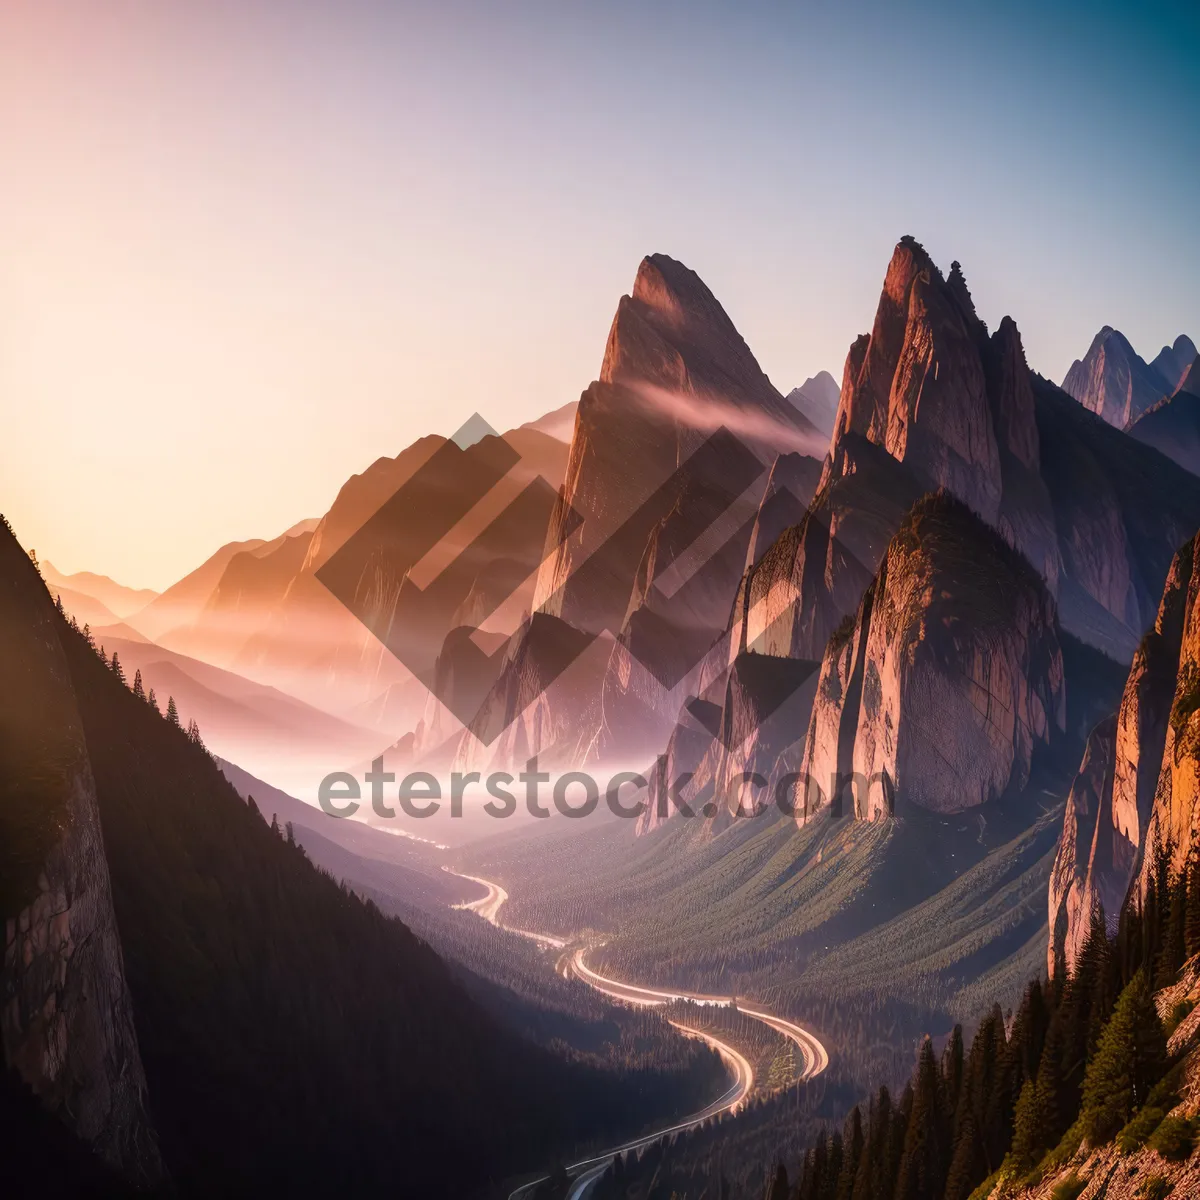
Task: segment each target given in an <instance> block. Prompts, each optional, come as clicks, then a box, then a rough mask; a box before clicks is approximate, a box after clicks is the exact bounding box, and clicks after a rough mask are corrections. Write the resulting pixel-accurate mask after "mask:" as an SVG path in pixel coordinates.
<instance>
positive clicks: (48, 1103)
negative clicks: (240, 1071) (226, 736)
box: [0, 522, 162, 1185]
mask: <svg viewBox="0 0 1200 1200" xmlns="http://www.w3.org/2000/svg"><path fill="white" fill-rule="evenodd" d="M64 633H65V634H67V638H68V640H70V639H71V638H73V637H74V636H75V635H73V634H71V633H70V631H69V630H67V629H66V626H65V623H64V622H63V620H62V618H61V617H59V615H58V614H57V613H56V612H55V611H54V607H53V605H52V603H51V600H50V596H49V595H48V593H47V591H46V588H45V586H44V584H43V582H42V580H41V579H40V578H39V576H38V574H37V572H36V571H35V569H34V567H33V565H32V564H31V562H30V561H29V559H28V557H27V556H26V555H25V554H24V553H23V552H22V550H21V548H20V546H18V545H17V542H16V540H15V539H14V538H13V536H12V534H11V532H10V531H9V529H8V525H7V522H4V524H3V528H0V664H3V674H4V680H5V686H4V689H3V691H2V693H0V915H2V916H3V917H4V919H5V920H4V925H5V930H6V933H5V952H4V958H3V964H2V966H0V1013H2V1014H3V1015H2V1017H0V1043H2V1048H3V1067H4V1069H5V1072H6V1074H7V1072H9V1071H10V1070H11V1071H13V1072H15V1075H16V1076H17V1077H18V1078H19V1080H20V1081H21V1082H22V1083H23V1084H24V1085H26V1086H27V1087H28V1088H29V1089H31V1091H32V1093H33V1095H35V1096H36V1097H37V1098H38V1100H39V1101H40V1103H41V1105H42V1106H44V1108H45V1109H47V1110H49V1111H50V1112H51V1113H53V1114H55V1115H56V1116H58V1117H59V1118H60V1119H61V1120H62V1121H63V1122H64V1124H65V1125H66V1126H67V1128H68V1129H70V1130H71V1131H72V1132H74V1133H75V1134H76V1135H77V1136H78V1137H79V1138H80V1139H81V1140H82V1141H83V1142H85V1143H87V1144H88V1145H90V1146H92V1147H93V1148H94V1149H95V1150H96V1152H97V1154H98V1155H99V1156H100V1157H101V1158H103V1159H104V1160H105V1161H106V1162H107V1163H109V1164H110V1165H111V1166H113V1167H114V1168H117V1169H118V1170H119V1171H120V1172H121V1174H122V1175H123V1176H124V1177H125V1178H127V1179H128V1180H130V1181H132V1182H134V1183H138V1184H141V1185H146V1184H149V1183H153V1182H155V1181H157V1180H158V1179H160V1178H161V1174H162V1163H161V1160H160V1159H159V1154H158V1148H157V1146H156V1144H155V1138H154V1132H153V1129H152V1126H151V1123H150V1120H149V1118H148V1115H147V1111H146V1077H145V1073H144V1071H143V1065H142V1058H141V1055H140V1053H139V1048H138V1042H137V1038H136V1035H135V1033H134V1014H133V1009H132V1005H131V1002H130V994H129V988H128V986H127V984H126V976H125V967H124V963H123V955H122V948H121V941H120V938H119V935H118V929H117V922H116V917H115V915H114V904H113V888H112V886H111V882H110V875H109V869H108V865H107V863H106V862H105V858H104V843H103V841H102V836H101V828H100V825H101V821H100V815H99V812H98V805H97V785H96V783H95V779H94V774H93V769H92V763H91V762H90V760H89V753H88V747H87V745H86V742H85V737H84V728H83V724H82V721H81V716H80V712H79V709H78V707H77V706H76V703H75V696H74V694H73V688H72V681H71V676H70V673H69V665H68V656H67V655H65V654H64V652H63V646H62V645H61V644H60V636H61V635H62V634H64ZM10 1086H13V1085H12V1084H10V1081H9V1080H8V1079H7V1078H6V1081H5V1087H6V1090H7V1089H8V1088H9V1087H10ZM7 1132H9V1131H8V1130H6V1133H7ZM26 1149H27V1148H26V1147H22V1146H20V1145H19V1144H13V1145H12V1147H11V1150H10V1151H9V1152H6V1155H5V1158H6V1163H5V1170H6V1171H9V1170H12V1171H13V1172H14V1175H15V1176H17V1177H19V1175H20V1171H21V1168H20V1165H19V1164H20V1162H21V1160H20V1158H19V1157H17V1156H18V1154H19V1153H20V1152H21V1151H23V1150H26ZM10 1157H11V1158H12V1159H14V1160H15V1161H13V1162H12V1163H11V1165H10V1162H9V1159H10Z"/></svg>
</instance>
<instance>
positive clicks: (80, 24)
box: [0, 0, 1200, 586]
mask: <svg viewBox="0 0 1200 1200" xmlns="http://www.w3.org/2000/svg"><path fill="white" fill-rule="evenodd" d="M1198 13H1200V6H1197V5H1195V4H1194V3H1193V4H1192V5H1189V6H1186V7H1185V6H1182V5H1180V6H1177V7H1175V8H1168V7H1165V6H1138V7H1137V8H1136V9H1134V8H1133V6H1129V7H1128V8H1127V9H1125V10H1121V9H1118V8H1117V7H1115V6H1106V5H1100V6H1096V5H1083V4H1078V5H1050V6H1045V5H1032V4H1029V5H1025V4H1019V5H1017V4H1013V5H1003V4H977V3H959V4H926V5H882V4H881V5H866V4H839V5H834V4H820V5H814V4H783V3H749V4H745V3H743V4H738V5H733V4H706V3H688V4H682V3H681V4H656V3H653V2H650V3H636V4H635V3H630V4H625V3H608V4H589V5H583V4H574V3H567V2H564V0H558V2H557V3H552V2H547V3H521V2H520V0H516V2H513V3H483V2H477V3H455V2H453V0H451V2H443V3H438V4H429V5H424V4H422V5H414V4H405V3H400V2H392V3H383V2H376V3H365V2H356V0H340V2H337V3H334V2H333V0H328V2H326V3H313V2H303V0H293V2H289V3H283V2H281V0H204V2H203V3H202V2H200V0H193V2H191V3H179V2H174V3H173V2H171V0H153V2H152V0H142V2H139V3H128V2H121V0H113V2H111V3H106V4H104V5H99V4H95V3H90V2H89V3H85V2H84V0H75V2H63V3H58V4H54V5H46V4H38V3H27V2H26V0H10V2H9V3H6V4H5V5H4V6H3V11H2V12H0V148H2V149H3V153H4V162H5V167H6V171H5V186H4V188H3V190H2V192H0V254H2V255H3V263H4V268H3V270H2V271H0V395H2V396H3V398H4V406H5V412H6V414H7V419H6V422H5V425H6V429H5V435H4V437H3V438H2V439H0V477H2V478H3V480H4V489H3V494H2V495H0V509H3V511H5V512H7V514H8V515H9V516H10V518H11V519H12V520H13V521H14V524H15V525H16V527H17V530H18V533H19V534H20V535H21V536H22V538H23V540H25V541H26V542H27V543H30V544H33V545H35V546H36V547H37V548H38V550H39V552H40V553H41V554H42V555H43V557H49V558H51V559H53V560H54V561H55V563H56V565H57V566H59V567H60V568H62V569H66V570H75V569H93V570H100V571H107V572H109V573H111V574H113V575H115V576H117V577H118V578H121V579H123V580H125V581H127V582H129V583H131V584H148V585H151V586H163V585H165V584H167V583H169V582H170V581H171V580H172V579H173V578H175V577H177V576H178V575H179V574H181V573H183V572H184V571H186V570H187V569H189V568H190V567H191V566H193V565H195V563H196V562H198V561H199V560H200V559H201V558H202V557H204V556H205V554H207V553H208V552H209V551H210V550H212V549H214V548H215V547H216V546H217V545H218V544H219V543H220V542H222V541H225V540H228V539H230V538H233V537H247V536H255V535H258V536H271V535H272V534H274V533H276V532H278V531H279V530H280V529H282V528H284V527H285V526H287V525H290V524H291V523H292V522H293V521H295V520H297V519H299V518H302V517H305V516H310V515H316V514H319V513H320V512H322V511H323V510H324V509H325V508H326V507H327V505H328V503H329V501H330V499H331V498H332V495H333V494H334V492H335V491H336V488H337V486H338V485H339V484H340V483H341V482H342V481H343V480H344V479H345V478H346V476H347V475H349V474H350V473H351V472H353V471H356V470H361V469H362V468H363V467H364V466H365V465H366V464H367V463H369V462H370V461H371V460H372V459H374V458H375V457H378V456H379V455H381V454H395V453H396V452H398V451H399V450H400V449H401V448H402V447H403V446H404V445H406V444H407V443H408V442H410V441H411V440H412V439H413V438H415V437H417V436H419V435H420V434H422V433H424V432H428V431H430V430H434V431H439V432H443V433H449V432H452V431H453V429H454V428H456V427H457V425H458V424H460V423H461V421H462V420H464V419H465V418H466V417H467V416H468V415H469V414H470V413H471V412H472V411H473V410H476V409H478V410H479V411H480V412H482V413H483V414H484V416H485V417H487V419H488V420H489V422H490V423H491V424H492V425H494V426H496V427H501V428H502V427H505V426H507V425H511V424H515V423H518V422H520V421H523V420H526V419H528V418H530V417H532V416H534V415H536V414H537V413H539V412H541V411H544V410H546V409H549V408H552V407H556V406H558V405H560V404H562V403H563V402H565V401H567V400H570V399H574V398H575V397H576V396H577V395H578V394H579V392H580V391H581V390H582V389H583V388H584V387H585V386H586V385H587V383H588V382H589V381H590V380H591V379H592V378H594V376H595V375H596V372H597V370H598V367H599V363H600V358H601V354H602V351H603V346H604V339H605V335H606V333H607V329H608V324H609V322H610V320H611V317H612V313H613V311H614V308H615V304H616V301H617V298H618V296H619V295H620V294H621V293H622V292H624V291H627V290H628V288H629V286H630V283H631V281H632V278H633V274H634V271H635V269H636V267H637V263H638V261H639V259H640V258H641V257H642V255H643V254H646V253H648V252H651V251H663V252H666V253H669V254H671V255H674V256H675V257H677V258H680V259H682V260H683V261H684V262H686V263H688V265H690V266H692V267H693V268H695V269H696V270H697V271H698V272H699V273H700V274H701V275H702V276H703V278H704V279H705V280H706V281H707V282H708V284H709V285H710V287H712V289H713V291H714V292H715V293H716V295H717V297H718V298H719V299H720V300H721V301H722V302H723V303H724V304H725V306H726V308H727V309H728V311H729V312H730V314H731V316H732V317H733V319H734V320H735V322H736V323H737V325H738V327H739V328H740V329H741V331H742V333H743V334H744V335H745V337H746V338H747V340H748V341H749V343H750V345H751V347H752V348H753V349H754V351H755V353H756V354H757V355H758V357H759V360H760V362H761V363H762V365H763V367H764V368H765V369H766V371H767V372H768V374H769V375H770V376H771V378H772V379H773V380H774V382H775V383H776V384H777V385H778V386H779V387H780V388H782V389H784V390H787V389H788V388H790V387H792V386H794V385H795V384H796V383H798V382H800V381H801V380H802V379H803V378H804V377H805V376H807V375H809V374H812V373H814V372H815V371H817V370H819V369H821V368H826V369H828V370H830V371H832V372H833V374H834V375H835V376H836V377H838V378H839V381H840V376H841V368H842V364H843V361H844V358H845V354H846V350H847V348H848V346H849V343H850V341H851V340H852V338H853V337H854V336H855V335H856V334H858V333H860V332H862V331H863V330H865V329H867V328H869V326H870V321H871V317H872V314H873V311H874V306H875V302H876V299H877V296H878V291H879V285H880V282H881V280H882V274H883V270H884V267H885V265H886V262H887V258H888V255H889V253H890V251H891V248H892V246H893V244H894V243H895V241H896V240H897V239H898V238H899V237H900V235H901V234H904V233H912V234H914V235H915V236H916V237H918V238H919V239H920V240H921V241H923V242H924V243H925V245H926V246H927V247H928V248H929V249H930V251H931V252H932V253H933V255H934V257H935V258H936V259H937V260H938V261H939V262H940V263H941V264H942V265H943V266H947V265H948V264H949V262H950V260H951V259H952V258H958V259H960V260H961V261H962V263H963V266H964V269H965V272H966V275H967V280H968V283H969V284H970V286H971V289H972V291H973V293H974V295H975V299H976V302H977V304H978V306H979V308H980V311H981V313H982V315H983V316H984V317H985V319H987V320H988V321H989V323H992V324H994V323H996V322H997V321H998V320H999V318H1000V317H1001V316H1003V315H1004V314H1005V313H1011V314H1012V315H1013V316H1014V317H1015V318H1016V320H1017V323H1018V324H1019V326H1020V328H1021V330H1022V333H1023V335H1024V338H1025V344H1026V348H1027V351H1028V353H1029V357H1030V360H1031V362H1032V364H1033V365H1034V366H1035V367H1036V368H1037V369H1039V370H1041V371H1042V372H1043V373H1045V374H1048V375H1050V376H1052V377H1054V378H1056V379H1061V377H1062V375H1063V373H1064V372H1065V370H1066V368H1067V366H1068V365H1069V364H1070V361H1071V360H1072V358H1074V357H1077V356H1078V355H1080V354H1081V353H1082V352H1083V351H1084V350H1085V349H1086V347H1087V345H1088V343H1089V341H1090V340H1091V338H1092V336H1093V334H1094V333H1095V331H1096V330H1097V329H1098V328H1099V327H1100V326H1101V325H1102V324H1105V323H1108V324H1112V325H1116V326H1118V327H1119V328H1121V329H1122V330H1124V331H1125V332H1126V333H1127V334H1128V335H1129V337H1130V338H1131V340H1132V341H1133V343H1134V345H1135V346H1136V347H1137V348H1138V349H1139V350H1140V351H1141V352H1142V353H1143V355H1145V356H1147V357H1150V356H1152V355H1153V354H1155V353H1156V352H1157V351H1158V349H1159V347H1160V345H1161V344H1162V343H1163V341H1165V340H1169V339H1172V338H1174V336H1175V335H1176V334H1178V333H1180V332H1188V333H1190V334H1191V335H1192V336H1193V337H1196V338H1200V286H1198V285H1200V222H1198V221H1197V219H1196V212H1197V197H1198V195H1200V188H1198V184H1200V165H1198V164H1200V70H1198V69H1197V65H1198V64H1200V16H1198Z"/></svg>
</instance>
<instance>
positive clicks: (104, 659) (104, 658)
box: [100, 646, 108, 667]
mask: <svg viewBox="0 0 1200 1200" xmlns="http://www.w3.org/2000/svg"><path fill="white" fill-rule="evenodd" d="M100 661H101V662H102V663H103V664H104V665H105V666H106V667H107V666H108V655H107V654H106V653H105V652H104V647H103V646H101V647H100Z"/></svg>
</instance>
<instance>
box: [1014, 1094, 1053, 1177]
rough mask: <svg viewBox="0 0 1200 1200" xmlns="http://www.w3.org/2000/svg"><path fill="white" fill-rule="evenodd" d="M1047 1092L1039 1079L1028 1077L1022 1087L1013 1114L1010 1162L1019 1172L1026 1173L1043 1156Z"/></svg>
mask: <svg viewBox="0 0 1200 1200" xmlns="http://www.w3.org/2000/svg"><path fill="white" fill-rule="evenodd" d="M1044 1100H1045V1094H1044V1093H1043V1092H1042V1091H1041V1089H1039V1088H1038V1086H1037V1081H1036V1080H1034V1079H1027V1080H1025V1083H1024V1084H1023V1085H1022V1087H1021V1095H1020V1096H1019V1097H1018V1099H1017V1107H1016V1111H1015V1112H1014V1114H1013V1143H1012V1149H1011V1150H1010V1151H1009V1162H1010V1163H1011V1164H1012V1165H1013V1167H1014V1168H1015V1170H1016V1171H1017V1172H1018V1173H1019V1174H1022V1175H1023V1174H1024V1173H1025V1172H1026V1171H1028V1170H1029V1168H1030V1167H1032V1166H1033V1165H1034V1163H1036V1162H1037V1161H1038V1159H1040V1158H1041V1157H1042V1153H1043V1151H1044V1150H1045V1149H1046V1144H1045V1136H1044V1131H1045V1114H1044V1113H1043V1111H1042V1102H1043V1101H1044Z"/></svg>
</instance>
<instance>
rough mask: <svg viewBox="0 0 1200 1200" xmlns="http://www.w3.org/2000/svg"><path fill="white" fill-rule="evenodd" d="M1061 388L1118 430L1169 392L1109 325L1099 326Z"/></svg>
mask: <svg viewBox="0 0 1200 1200" xmlns="http://www.w3.org/2000/svg"><path fill="white" fill-rule="evenodd" d="M1160 358H1161V355H1160ZM1062 386H1063V391H1065V392H1066V393H1067V394H1068V395H1069V396H1073V397H1074V398H1075V399H1076V400H1078V401H1079V403H1080V404H1082V405H1083V406H1084V407H1085V408H1089V409H1091V410H1092V412H1094V413H1096V414H1098V415H1099V416H1101V417H1103V418H1104V419H1105V420H1106V421H1107V422H1108V423H1109V424H1110V425H1116V426H1117V427H1118V428H1120V429H1124V428H1125V427H1126V426H1127V425H1129V424H1130V423H1131V422H1132V421H1135V420H1137V418H1138V417H1140V416H1141V415H1142V413H1144V412H1145V411H1146V409H1148V408H1149V407H1150V406H1151V405H1152V404H1154V403H1156V402H1157V401H1158V400H1161V399H1162V397H1163V396H1164V395H1166V394H1167V393H1168V392H1170V391H1171V387H1170V385H1169V384H1168V382H1167V380H1166V379H1165V378H1164V377H1163V376H1162V375H1161V374H1160V373H1159V371H1158V370H1156V369H1155V368H1154V367H1151V366H1150V365H1149V364H1148V363H1146V362H1145V361H1144V360H1143V359H1142V358H1141V357H1140V356H1139V355H1138V353H1137V351H1136V350H1134V348H1133V347H1132V346H1131V345H1130V343H1129V339H1128V338H1127V337H1126V336H1125V335H1124V334H1123V333H1122V332H1121V331H1120V330H1119V329H1114V328H1113V327H1112V326H1111V325H1105V326H1103V327H1102V328H1101V329H1100V332H1099V333H1097V334H1096V336H1095V337H1094V338H1092V344H1091V345H1090V346H1089V347H1088V352H1087V354H1085V355H1084V357H1083V358H1082V359H1076V360H1075V361H1074V362H1073V363H1072V364H1071V368H1070V370H1069V371H1067V374H1066V376H1065V377H1064V379H1063V383H1062Z"/></svg>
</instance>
